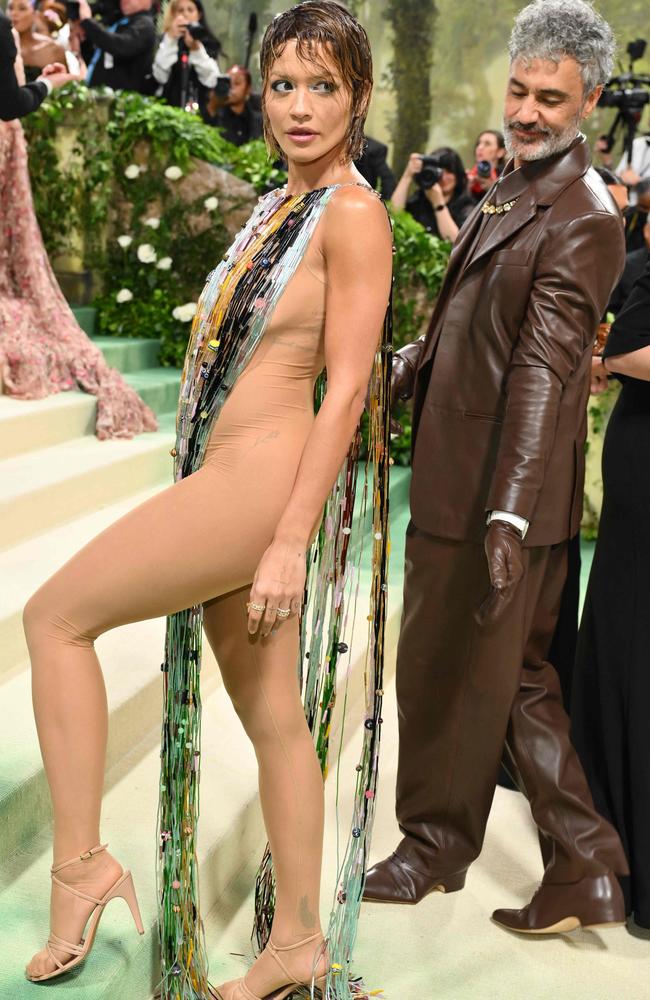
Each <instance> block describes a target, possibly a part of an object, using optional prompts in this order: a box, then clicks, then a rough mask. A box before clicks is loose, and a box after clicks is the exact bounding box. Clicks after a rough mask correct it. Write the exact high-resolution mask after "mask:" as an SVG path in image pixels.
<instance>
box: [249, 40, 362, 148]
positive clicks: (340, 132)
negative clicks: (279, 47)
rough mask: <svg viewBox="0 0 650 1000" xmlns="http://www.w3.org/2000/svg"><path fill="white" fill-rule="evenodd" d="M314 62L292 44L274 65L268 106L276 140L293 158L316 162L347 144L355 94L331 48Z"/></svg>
mask: <svg viewBox="0 0 650 1000" xmlns="http://www.w3.org/2000/svg"><path fill="white" fill-rule="evenodd" d="M314 56H315V57H316V59H317V61H314V60H312V59H307V60H303V59H301V58H300V57H299V56H298V54H297V52H296V42H295V39H292V40H291V41H288V42H287V44H286V45H285V47H284V50H283V51H282V54H281V55H280V56H279V57H278V58H277V59H276V60H275V62H274V63H273V65H272V66H271V70H270V73H269V78H268V80H267V82H266V86H265V90H264V103H265V108H266V113H267V115H268V117H269V122H270V125H271V130H272V132H273V135H274V136H275V139H276V142H277V143H278V145H279V146H280V148H281V149H282V151H283V152H284V154H285V155H286V157H287V158H288V159H289V160H294V161H295V162H297V163H311V162H313V161H315V160H318V159H320V158H321V157H324V156H326V155H327V154H328V153H331V152H332V151H333V150H337V149H340V148H341V147H342V145H343V140H344V138H345V135H346V132H347V130H348V125H349V122H350V108H351V95H350V92H349V90H348V89H347V87H346V86H345V85H344V83H343V80H342V79H341V75H340V73H339V71H338V70H337V69H336V67H335V65H334V62H333V60H332V58H331V56H330V55H329V53H328V52H327V50H326V49H325V48H320V49H318V50H317V51H316V52H315V53H314Z"/></svg>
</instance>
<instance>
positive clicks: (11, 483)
mask: <svg viewBox="0 0 650 1000" xmlns="http://www.w3.org/2000/svg"><path fill="white" fill-rule="evenodd" d="M173 441H174V438H173V435H172V434H170V433H168V432H165V431H158V432H157V433H154V434H142V435H140V436H139V437H137V438H134V439H133V440H131V441H119V440H116V441H98V440H97V438H95V437H94V436H92V437H91V436H87V437H85V438H78V439H76V440H73V441H69V442H65V443H63V444H58V445H53V446H52V447H49V448H44V449H41V450H38V451H32V452H30V453H28V454H24V455H18V456H15V457H13V458H9V459H6V460H5V461H4V462H2V463H1V464H0V525H1V526H2V527H1V529H0V550H2V549H6V548H9V547H11V546H14V545H18V544H19V543H20V542H22V541H24V540H25V539H27V538H31V537H33V536H34V535H36V534H39V533H43V532H46V531H48V530H50V529H51V528H54V527H56V526H57V525H58V524H61V523H64V522H66V521H71V520H72V519H73V518H76V517H79V516H81V515H83V514H86V513H88V512H89V511H92V510H96V509H98V508H100V507H103V506H106V505H108V504H111V503H114V502H116V501H117V500H120V499H121V498H123V497H125V496H128V495H130V494H133V493H136V492H138V491H139V490H142V489H145V488H147V487H149V486H151V485H153V484H155V483H162V482H170V481H171V476H172V460H171V457H170V454H169V451H170V449H171V448H172V446H173Z"/></svg>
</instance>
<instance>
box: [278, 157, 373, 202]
mask: <svg viewBox="0 0 650 1000" xmlns="http://www.w3.org/2000/svg"><path fill="white" fill-rule="evenodd" d="M357 181H359V182H363V177H362V176H361V174H360V173H359V172H358V170H357V169H356V167H355V166H354V164H353V163H352V162H351V161H347V162H346V163H341V161H340V158H339V154H338V153H337V155H336V156H335V157H334V156H332V157H322V158H321V159H320V160H315V161H314V162H312V163H295V162H292V161H291V160H289V166H288V170H287V186H286V191H287V194H291V195H293V194H304V193H305V192H306V191H315V190H317V189H319V188H324V187H330V186H331V185H333V184H350V183H352V184H354V183H355V182H357Z"/></svg>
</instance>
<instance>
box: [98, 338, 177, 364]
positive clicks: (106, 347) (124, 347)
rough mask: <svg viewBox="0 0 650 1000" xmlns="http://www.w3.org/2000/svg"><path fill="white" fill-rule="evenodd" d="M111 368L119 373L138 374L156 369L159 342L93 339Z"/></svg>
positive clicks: (136, 339) (135, 339)
mask: <svg viewBox="0 0 650 1000" xmlns="http://www.w3.org/2000/svg"><path fill="white" fill-rule="evenodd" d="M92 341H93V343H94V344H96V345H97V347H99V349H100V351H101V352H102V354H103V355H104V357H105V358H106V361H107V363H108V364H109V365H110V366H111V368H119V370H120V371H121V372H138V371H142V370H143V369H146V368H156V367H157V365H158V358H159V355H160V346H161V341H160V340H157V339H156V338H151V339H148V338H146V337H93V338H92Z"/></svg>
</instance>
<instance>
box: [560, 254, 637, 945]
mask: <svg viewBox="0 0 650 1000" xmlns="http://www.w3.org/2000/svg"><path fill="white" fill-rule="evenodd" d="M602 364H603V368H604V371H605V374H606V375H613V376H615V377H616V378H618V379H620V381H621V382H622V388H621V392H620V395H619V397H618V399H617V401H616V405H615V406H614V409H613V411H612V415H611V417H610V419H609V423H608V425H607V431H606V434H605V441H604V446H603V508H602V514H601V518H600V527H599V531H598V541H597V543H596V550H595V552H594V560H593V563H592V566H591V573H590V575H589V585H588V587H587V595H586V598H585V606H584V611H583V615H582V622H581V623H580V634H579V640H578V653H577V656H576V665H575V674H574V680H573V697H572V712H571V737H572V739H573V741H574V743H575V746H576V749H577V750H578V753H579V754H580V759H581V761H582V764H583V766H584V768H585V771H586V774H587V777H588V779H589V784H590V786H591V791H592V793H593V796H594V800H595V802H596V805H597V807H598V809H599V810H600V811H601V812H602V814H603V816H607V817H608V819H610V820H611V821H612V823H613V824H614V826H615V827H616V829H617V830H618V833H619V834H620V836H621V839H622V841H623V845H624V847H625V851H626V853H627V857H628V861H629V865H630V876H629V878H626V879H623V889H624V893H625V902H626V911H627V913H633V914H634V920H635V923H636V924H637V926H640V927H645V928H650V855H649V853H648V844H650V728H649V727H648V706H649V705H650V672H649V671H648V657H649V652H648V651H649V650H650V615H649V614H648V608H649V607H650V569H649V567H650V523H649V521H648V509H649V507H650V463H649V462H648V453H649V452H650V260H648V259H647V260H646V265H645V268H644V270H643V271H642V273H641V275H640V276H639V277H638V279H637V281H636V283H635V285H634V287H633V289H632V290H631V293H630V295H629V296H628V297H627V300H626V302H625V304H624V305H623V307H622V309H621V310H620V312H619V313H618V315H617V317H616V320H615V321H614V323H613V324H612V328H611V330H610V334H609V337H608V338H607V343H606V345H605V350H604V352H603V356H602Z"/></svg>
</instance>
